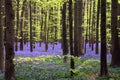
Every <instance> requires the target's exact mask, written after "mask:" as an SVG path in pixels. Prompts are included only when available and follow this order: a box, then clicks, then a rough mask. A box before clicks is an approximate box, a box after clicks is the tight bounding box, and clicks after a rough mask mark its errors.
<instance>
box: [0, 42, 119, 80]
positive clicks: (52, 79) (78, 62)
mask: <svg viewBox="0 0 120 80" xmlns="http://www.w3.org/2000/svg"><path fill="white" fill-rule="evenodd" d="M44 47H45V45H44V43H42V46H41V47H39V44H38V43H36V47H35V48H34V50H33V52H30V51H29V44H28V45H25V47H24V51H17V52H15V59H14V62H15V75H16V78H17V80H120V74H119V73H120V68H110V67H109V65H110V61H111V55H110V54H108V55H107V63H108V71H109V76H108V77H98V75H99V72H100V71H99V70H100V55H99V54H98V55H96V54H95V52H94V51H91V49H90V48H89V46H88V45H87V52H86V54H85V55H84V56H81V57H79V58H76V57H75V58H74V59H75V60H74V61H75V70H73V72H74V73H75V75H74V77H71V76H70V70H71V69H70V67H69V66H70V56H69V55H68V62H67V63H63V57H62V49H61V44H60V43H58V44H56V45H54V50H53V45H51V44H49V47H48V51H47V52H46V51H45V49H44ZM0 80H3V73H1V72H0Z"/></svg>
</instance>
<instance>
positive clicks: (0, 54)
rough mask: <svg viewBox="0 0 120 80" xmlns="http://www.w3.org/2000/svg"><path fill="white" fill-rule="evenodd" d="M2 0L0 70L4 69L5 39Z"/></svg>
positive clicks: (0, 15)
mask: <svg viewBox="0 0 120 80" xmlns="http://www.w3.org/2000/svg"><path fill="white" fill-rule="evenodd" d="M1 12H2V0H0V70H1V71H4V41H3V38H4V37H3V33H4V32H3V27H2V14H1Z"/></svg>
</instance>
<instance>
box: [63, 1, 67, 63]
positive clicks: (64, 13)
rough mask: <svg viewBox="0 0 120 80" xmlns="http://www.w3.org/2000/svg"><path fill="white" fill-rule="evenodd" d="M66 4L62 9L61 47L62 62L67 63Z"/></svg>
mask: <svg viewBox="0 0 120 80" xmlns="http://www.w3.org/2000/svg"><path fill="white" fill-rule="evenodd" d="M66 28H67V27H66V2H65V3H64V4H63V9H62V31H63V33H62V37H63V38H62V40H63V41H62V45H63V56H64V59H63V62H64V63H66V62H67V54H68V44H67V29H66Z"/></svg>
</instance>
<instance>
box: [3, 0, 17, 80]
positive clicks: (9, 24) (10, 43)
mask: <svg viewBox="0 0 120 80" xmlns="http://www.w3.org/2000/svg"><path fill="white" fill-rule="evenodd" d="M5 17H6V23H5V24H6V28H5V30H6V31H5V32H6V33H5V51H6V56H5V80H15V76H14V62H13V59H14V54H15V53H14V11H13V7H12V0H5Z"/></svg>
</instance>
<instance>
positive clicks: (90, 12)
mask: <svg viewBox="0 0 120 80" xmlns="http://www.w3.org/2000/svg"><path fill="white" fill-rule="evenodd" d="M91 9H92V1H91V0H90V7H89V47H91V21H92V20H91V19H92V16H91V14H92V11H91Z"/></svg>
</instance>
